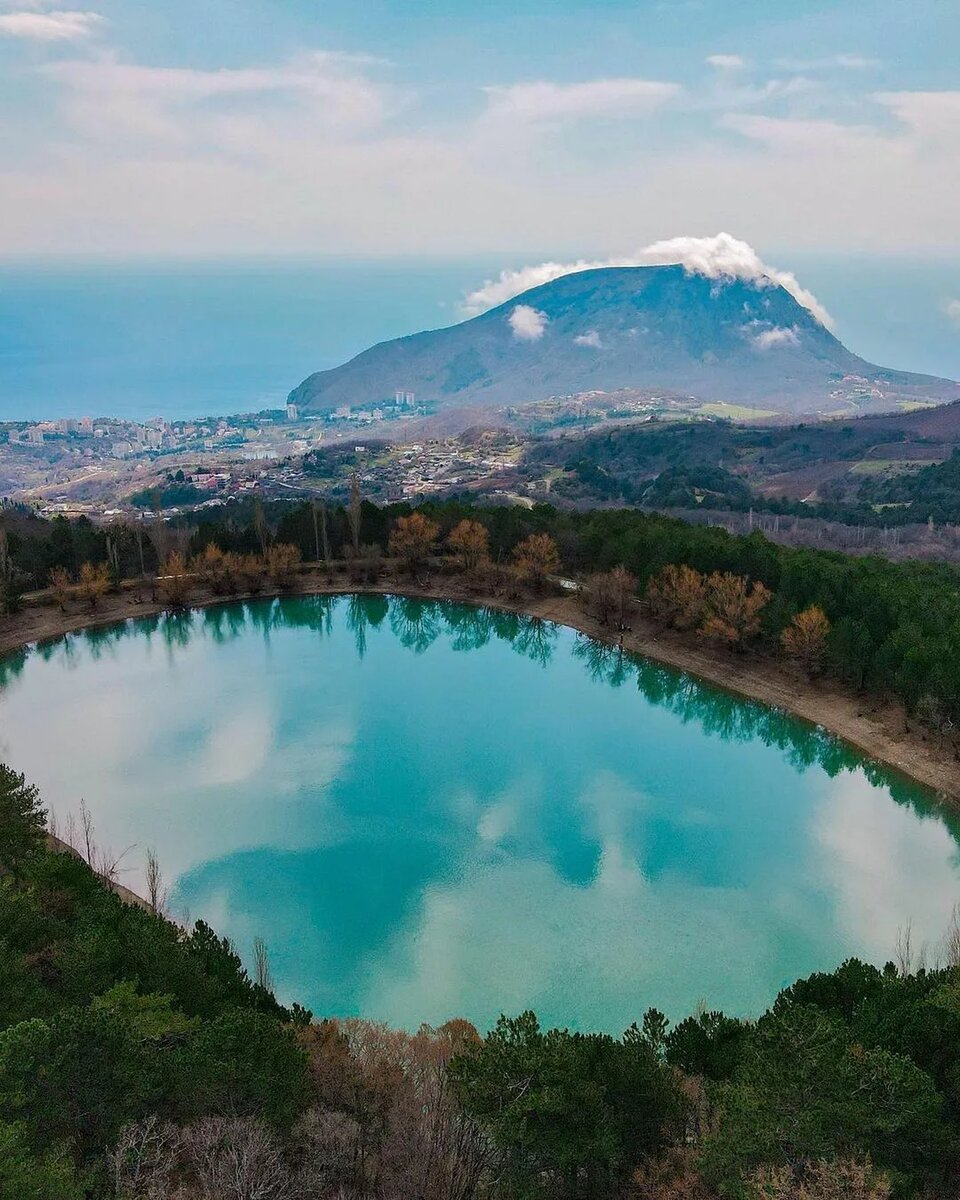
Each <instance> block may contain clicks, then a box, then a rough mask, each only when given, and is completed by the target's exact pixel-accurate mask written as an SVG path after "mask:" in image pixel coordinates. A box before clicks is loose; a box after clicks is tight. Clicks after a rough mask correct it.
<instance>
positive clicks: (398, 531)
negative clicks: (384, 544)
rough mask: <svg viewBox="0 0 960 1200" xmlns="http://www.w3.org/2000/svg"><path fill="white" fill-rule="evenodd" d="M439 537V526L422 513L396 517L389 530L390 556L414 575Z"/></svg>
mask: <svg viewBox="0 0 960 1200" xmlns="http://www.w3.org/2000/svg"><path fill="white" fill-rule="evenodd" d="M439 536H440V526H439V525H438V524H437V523H436V521H431V520H430V518H429V517H425V516H424V515H423V513H419V512H414V513H411V514H410V516H409V517H398V518H397V520H396V524H395V525H394V527H393V529H391V530H390V542H389V549H390V554H391V555H392V557H394V558H399V559H400V561H401V562H402V563H403V564H404V566H405V567H406V568H407V570H408V571H410V572H411V573H414V572H416V571H417V569H418V568H419V567H420V566H422V565H423V563H424V562H426V560H427V559H428V558H429V557H430V554H431V552H432V550H433V548H434V546H435V545H436V542H437V538H438V537H439Z"/></svg>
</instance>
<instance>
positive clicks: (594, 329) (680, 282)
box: [290, 266, 960, 413]
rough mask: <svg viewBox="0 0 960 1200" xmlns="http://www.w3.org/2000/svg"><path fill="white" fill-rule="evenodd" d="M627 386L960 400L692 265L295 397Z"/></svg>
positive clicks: (596, 291) (456, 331) (808, 404)
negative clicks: (864, 355) (872, 359)
mask: <svg viewBox="0 0 960 1200" xmlns="http://www.w3.org/2000/svg"><path fill="white" fill-rule="evenodd" d="M629 387H638V388H641V387H642V388H648V389H649V388H662V389H664V390H668V391H671V392H679V393H682V394H688V395H691V396H694V397H696V398H697V399H698V400H700V401H702V402H711V403H712V402H721V401H725V402H730V403H738V404H746V405H756V406H757V407H763V408H765V409H768V410H770V411H775V412H779V413H829V412H837V411H841V410H842V411H849V410H851V409H853V410H854V411H873V412H878V411H885V410H890V409H894V408H896V407H897V405H898V403H900V402H902V401H909V400H928V401H930V400H933V401H936V402H945V401H949V400H954V399H960V385H957V384H956V383H953V382H951V381H949V380H943V379H937V378H934V377H932V376H926V375H915V374H911V373H909V372H905V371H895V370H889V369H887V368H884V367H879V366H876V365H874V364H872V363H868V362H866V361H865V360H864V359H862V358H859V357H858V356H857V355H855V354H853V353H851V352H850V351H849V350H847V349H846V347H845V346H844V345H843V344H842V343H841V342H840V341H839V340H838V339H837V338H836V337H834V336H833V334H832V333H830V331H829V330H828V329H826V328H825V327H824V326H823V325H822V324H820V322H819V321H818V320H817V318H816V317H814V316H813V314H812V313H810V312H809V311H808V310H807V309H806V308H804V307H803V306H802V305H801V304H799V303H798V302H797V301H796V300H795V299H794V297H793V296H792V295H790V293H789V292H787V291H786V290H785V289H784V288H782V287H780V286H779V285H778V284H775V283H773V282H772V281H760V282H759V283H758V282H754V281H748V280H741V279H728V280H716V279H707V278H705V277H704V276H701V275H696V274H690V273H688V272H687V271H686V270H685V269H684V268H683V267H681V266H656V267H616V268H613V267H611V268H601V269H597V270H589V271H582V272H579V273H576V274H572V275H565V276H563V277H561V278H560V279H556V280H554V281H553V282H551V283H547V284H544V285H543V286H541V287H537V288H533V289H532V290H530V291H528V292H525V293H523V294H522V295H520V296H518V297H516V298H515V299H512V300H510V301H508V302H507V303H506V304H502V305H500V306H499V307H497V308H494V309H491V310H490V311H489V312H485V313H483V314H481V315H480V316H478V317H474V318H473V319H472V320H468V321H464V322H462V323H461V324H459V325H454V326H451V327H449V328H447V329H439V330H431V331H428V332H424V333H417V334H413V335H412V336H409V337H403V338H398V339H396V340H395V341H390V342H383V343H381V344H380V345H377V346H373V347H372V348H371V349H369V350H366V351H364V352H363V353H362V354H360V355H358V356H357V357H356V358H354V359H352V360H351V361H350V362H348V363H345V364H343V365H342V366H340V367H336V368H334V369H333V370H330V371H322V372H318V373H317V374H314V375H311V376H310V377H309V378H307V379H306V380H304V382H303V383H301V384H300V386H299V387H297V388H295V389H294V390H293V391H292V392H291V393H290V398H291V400H292V401H293V402H295V403H297V404H299V405H301V406H302V407H305V408H310V409H315V410H316V409H334V408H337V407H340V406H342V405H360V406H364V405H375V404H380V403H383V402H385V401H388V400H390V399H391V398H392V397H393V395H394V393H395V392H396V391H397V390H400V389H403V390H405V391H410V392H414V393H415V394H416V396H417V399H418V400H422V401H427V402H430V403H434V404H438V405H439V406H441V408H446V409H450V408H453V407H479V406H487V407H496V406H513V405H520V404H524V403H528V402H534V401H538V400H543V399H545V398H547V397H550V396H556V395H574V394H580V393H586V392H590V391H598V390H599V391H615V390H617V389H621V388H629Z"/></svg>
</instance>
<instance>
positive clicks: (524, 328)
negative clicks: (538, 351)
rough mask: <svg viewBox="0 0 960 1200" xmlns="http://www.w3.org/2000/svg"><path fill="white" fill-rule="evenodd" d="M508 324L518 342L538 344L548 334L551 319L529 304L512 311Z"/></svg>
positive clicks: (521, 305)
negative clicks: (547, 329)
mask: <svg viewBox="0 0 960 1200" xmlns="http://www.w3.org/2000/svg"><path fill="white" fill-rule="evenodd" d="M507 323H508V324H509V326H510V328H511V329H512V330H513V336H514V337H515V338H516V339H517V341H518V342H538V341H539V340H540V339H541V338H542V337H543V335H544V333H545V332H546V328H547V325H548V323H549V317H548V316H547V314H546V313H542V312H540V311H539V310H538V309H536V308H531V306H530V305H529V304H518V305H517V306H516V308H514V309H511V311H510V315H509V316H508V317H507Z"/></svg>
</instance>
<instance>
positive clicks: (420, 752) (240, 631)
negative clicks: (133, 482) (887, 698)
mask: <svg viewBox="0 0 960 1200" xmlns="http://www.w3.org/2000/svg"><path fill="white" fill-rule="evenodd" d="M0 758H2V759H4V760H5V761H7V762H9V763H10V764H11V765H13V766H15V767H16V768H17V769H18V770H22V771H25V772H26V773H27V775H28V777H29V778H30V779H32V780H33V781H34V782H36V783H38V784H39V785H40V787H41V789H42V793H43V795H44V797H45V799H46V801H47V802H48V803H50V804H52V805H53V806H54V808H55V810H56V812H57V816H58V819H59V822H60V826H61V829H62V827H63V825H64V822H65V820H66V818H67V815H68V813H69V812H71V811H74V812H75V811H76V810H77V808H78V805H79V802H80V798H81V797H84V798H85V799H86V801H87V803H88V805H89V807H90V809H91V810H92V812H93V815H94V819H95V821H96V825H97V830H98V835H99V838H100V840H101V841H102V842H104V843H107V844H109V845H110V846H111V847H112V848H113V849H114V850H115V851H119V850H121V849H123V848H124V847H126V846H128V845H133V846H134V847H135V848H134V849H132V850H131V851H130V852H129V854H128V855H127V858H126V859H125V862H126V864H127V865H128V866H129V867H130V868H131V869H130V871H129V873H128V874H127V875H124V876H123V879H124V882H127V883H128V884H129V885H130V886H134V887H136V886H139V885H140V883H141V878H142V876H141V868H142V862H143V853H144V850H145V848H147V847H153V848H155V849H156V851H157V854H158V856H159V859H160V862H161V864H162V866H163V868H164V870H165V873H166V876H167V878H168V880H169V882H170V884H171V886H172V908H173V909H174V910H176V911H178V912H181V913H184V912H188V913H189V915H190V917H191V918H197V917H201V916H202V917H204V918H206V919H207V920H209V921H210V922H211V923H213V924H214V926H215V927H216V928H217V930H218V931H219V932H221V933H223V934H227V935H229V936H230V937H231V938H232V939H233V940H234V941H235V943H236V945H237V947H238V949H239V950H240V952H241V953H242V954H243V956H244V958H245V959H246V961H248V962H249V961H250V960H251V946H252V942H253V939H254V938H255V937H257V936H260V937H262V938H263V939H264V940H265V941H266V943H267V946H268V948H269V952H270V963H271V968H272V972H273V977H274V981H275V984H276V987H277V991H278V993H279V994H280V996H281V997H282V998H284V999H286V1000H293V999H299V1000H300V1001H302V1002H303V1003H305V1004H307V1005H308V1006H310V1007H311V1008H313V1010H314V1011H315V1012H316V1013H317V1014H322V1015H345V1014H362V1015H364V1016H367V1017H372V1018H378V1019H383V1020H386V1021H389V1022H392V1023H395V1024H398V1025H403V1026H407V1027H415V1026H416V1025H418V1024H419V1023H420V1022H421V1021H430V1022H434V1023H436V1022H441V1021H443V1020H445V1019H447V1018H449V1017H452V1016H455V1015H456V1016H464V1017H467V1018H469V1019H471V1020H473V1021H475V1022H477V1023H478V1024H479V1025H481V1026H487V1025H489V1024H490V1023H491V1022H492V1021H493V1020H494V1019H495V1018H496V1016H497V1014H498V1013H499V1012H500V1011H501V1010H503V1011H507V1012H510V1013H516V1012H518V1011H520V1010H521V1009H524V1008H527V1007H532V1008H535V1009H536V1010H537V1012H538V1013H539V1015H540V1016H541V1018H542V1019H543V1020H544V1021H546V1022H550V1023H560V1024H568V1025H571V1026H576V1027H579V1028H601V1029H607V1030H611V1031H619V1030H621V1029H622V1028H624V1027H625V1026H626V1025H628V1024H629V1023H630V1022H631V1021H633V1020H639V1018H640V1017H641V1015H642V1013H643V1011H644V1009H646V1008H647V1007H649V1006H650V1005H652V1004H655V1005H657V1006H658V1007H660V1008H662V1009H663V1010H665V1011H666V1012H667V1013H668V1014H669V1015H670V1016H671V1017H673V1018H679V1017H681V1016H683V1015H685V1014H686V1013H687V1012H689V1011H690V1010H692V1009H693V1008H694V1007H695V1006H696V1005H697V1004H698V1003H700V1002H705V1003H707V1004H709V1005H710V1006H711V1007H722V1008H725V1009H726V1010H728V1011H730V1012H734V1013H748V1014H749V1013H757V1012H758V1011H760V1010H761V1009H762V1008H763V1007H764V1006H765V1005H767V1004H768V1003H769V1002H770V1001H771V1000H772V998H773V997H774V995H775V994H776V992H777V991H778V990H779V989H780V988H781V987H782V986H784V985H785V984H787V983H789V982H791V981H792V980H793V979H794V978H796V977H797V976H799V975H802V974H804V973H808V972H810V971H812V970H815V969H818V968H826V969H829V968H832V967H833V966H835V965H836V964H838V963H839V962H840V961H841V960H842V959H843V958H844V957H846V956H848V955H850V954H854V953H857V954H859V955H860V956H862V957H866V958H869V959H872V960H874V961H876V962H878V963H882V962H884V961H885V960H886V959H888V958H890V957H892V954H893V949H894V944H895V941H896V938H897V931H898V928H899V927H901V926H905V925H906V924H907V923H908V922H911V923H912V927H913V940H914V944H915V945H918V944H919V943H920V942H921V941H923V940H925V939H926V940H927V941H928V942H929V943H930V945H931V949H932V950H935V942H936V940H937V939H938V938H939V937H940V936H941V934H942V933H943V931H944V929H945V927H946V925H947V922H948V919H949V916H950V911H951V909H952V907H953V904H954V902H955V901H956V900H957V899H958V898H960V866H958V857H957V850H958V830H957V826H956V824H955V823H948V821H947V820H946V818H945V817H944V815H943V814H942V813H941V812H940V811H939V810H936V809H934V807H933V806H932V804H931V803H930V801H929V799H928V797H927V795H926V793H924V792H923V791H922V790H921V789H920V788H915V787H913V786H911V785H909V784H907V783H905V782H904V781H903V780H901V779H899V778H897V777H895V776H892V775H890V774H888V773H886V772H885V771H883V770H882V769H880V768H879V767H876V766H875V765H870V764H867V763H864V761H863V760H862V759H860V758H858V756H857V755H856V754H854V753H853V752H852V751H850V750H849V749H847V748H845V747H844V746H843V745H841V744H840V743H838V742H837V741H836V740H835V739H833V738H832V737H830V736H828V735H826V734H824V733H823V732H822V731H817V730H813V729H811V728H809V727H808V726H805V725H803V724H801V723H800V722H797V721H795V720H793V719H791V718H789V717H786V716H784V715H782V714H779V713H777V712H774V711H772V710H770V709H767V708H764V707H763V706H761V705H756V704H752V703H749V702H744V701H740V700H737V699H734V698H733V697H731V696H729V695H727V694H726V693H724V692H722V691H720V690H717V689H714V688H711V687H708V686H706V685H703V684H700V683H698V682H696V681H694V680H693V679H691V678H690V677H688V676H684V675H682V674H680V673H677V672H674V671H671V670H669V669H667V668H664V667H660V666H658V665H656V664H653V663H650V662H649V661H647V660H642V659H630V658H625V657H621V656H619V655H617V654H616V652H615V651H613V650H610V649H608V648H605V647H602V646H600V645H598V644H597V643H594V642H591V641H589V640H588V639H586V638H583V637H581V636H580V635H578V634H576V633H574V632H573V631H571V630H568V629H563V628H558V627H556V626H553V625H550V624H546V623H542V622H538V621H535V620H532V619H525V618H519V617H516V616H512V615H506V614H503V613H497V612H492V611H488V610H473V609H470V608H467V607H463V606H460V605H456V604H447V603H439V602H424V601H419V600H409V599H402V598H390V599H388V598H385V597H379V596H377V597H362V598H361V597H341V598H336V599H333V598H328V597H327V598H324V597H308V598H290V599H283V600H278V601H274V600H263V601H259V602H254V603H249V604H230V605H223V606H220V607H215V608H210V609H207V610H204V611H199V612H194V613H187V614H184V615H181V616H167V617H156V618H149V619H144V620H141V621H137V622H133V621H131V622H127V623H125V624H122V625H118V626H114V627H111V628H108V629H102V630H91V631H87V632H85V633H82V634H78V635H73V636H70V637H69V638H67V639H66V640H61V641H58V642H56V643H51V644H49V645H45V646H41V647H37V648H33V649H31V650H29V651H25V652H23V653H21V654H18V655H14V656H12V657H9V658H7V659H6V660H2V661H0Z"/></svg>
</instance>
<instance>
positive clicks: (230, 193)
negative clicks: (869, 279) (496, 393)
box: [0, 0, 960, 336]
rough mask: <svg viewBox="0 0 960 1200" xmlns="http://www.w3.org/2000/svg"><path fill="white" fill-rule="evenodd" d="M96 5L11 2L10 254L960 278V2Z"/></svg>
mask: <svg viewBox="0 0 960 1200" xmlns="http://www.w3.org/2000/svg"><path fill="white" fill-rule="evenodd" d="M68 5H69V0H50V2H49V3H48V2H46V0H0V213H2V214H3V219H2V221H0V255H6V256H9V255H74V254H79V255H95V256H110V257H120V258H124V257H135V256H149V255H183V256H197V255H221V254H223V255H233V254H259V255H270V254H317V255H323V254H343V255H368V256H377V255H386V254H390V255H398V254H399V255H404V254H413V255H421V256H422V255H427V254H431V255H475V254H479V255H484V256H488V255H502V256H503V261H504V265H505V266H506V265H510V266H514V267H516V266H520V265H524V264H527V263H533V262H537V261H538V260H539V259H540V258H542V257H546V256H548V255H549V256H551V257H557V256H560V257H563V256H568V257H570V258H577V257H581V256H585V257H588V258H596V259H603V258H604V257H608V256H612V257H620V258H623V257H625V256H626V257H629V256H630V255H631V254H632V253H634V252H635V251H637V250H639V249H640V248H642V247H644V246H646V245H648V244H649V243H651V242H654V241H657V240H660V239H664V238H672V237H677V236H680V235H707V234H715V233H717V232H719V231H720V230H727V231H728V232H730V233H731V234H733V235H734V236H736V237H738V238H741V239H744V240H745V241H747V242H749V243H750V244H751V245H754V246H756V247H757V248H758V249H759V250H760V251H761V252H762V254H763V256H764V258H765V259H766V260H767V261H772V262H776V263H777V264H778V265H783V266H786V267H789V266H791V265H792V263H793V261H794V260H795V259H796V260H801V259H802V258H803V257H804V256H806V257H807V258H810V256H815V255H826V256H828V257H829V256H830V255H834V256H841V255H860V256H867V257H869V258H877V257H884V256H887V257H890V258H897V259H910V260H911V261H915V262H922V261H927V262H929V263H931V264H936V267H937V270H938V271H939V272H940V274H939V275H938V276H937V278H938V279H940V278H942V273H943V264H944V263H945V262H948V261H956V258H957V255H958V253H960V250H958V248H960V203H958V202H957V196H958V194H960V67H958V65H957V58H956V47H957V46H958V45H960V4H957V3H956V0H909V2H908V0H831V2H826V0H803V2H802V3H799V2H797V0H790V2H787V0H631V2H627V0H592V2H591V3H583V2H581V0H526V2H522V0H512V2H508V0H486V2H485V3H483V4H477V3H463V2H460V0H444V2H441V0H430V2H427V0H403V2H401V0H363V2H362V3H358V2H357V0H351V2H350V3H347V2H345V0H313V2H309V0H282V2H280V0H81V4H80V5H78V7H77V8H76V9H70V8H69V7H68ZM931 287H932V285H931ZM937 289H938V292H942V293H943V294H942V295H938V297H934V295H933V292H932V291H931V299H930V302H931V304H933V303H936V304H937V305H939V315H938V317H937V319H938V320H939V321H940V322H941V323H942V324H943V325H944V328H945V329H946V328H947V327H949V326H954V325H955V326H956V328H957V331H958V336H960V303H955V304H954V303H953V302H954V301H956V300H957V297H960V278H958V279H957V281H956V286H955V287H952V288H946V290H944V287H943V286H942V284H941V283H939V282H938V284H937ZM951 305H952V306H951Z"/></svg>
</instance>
